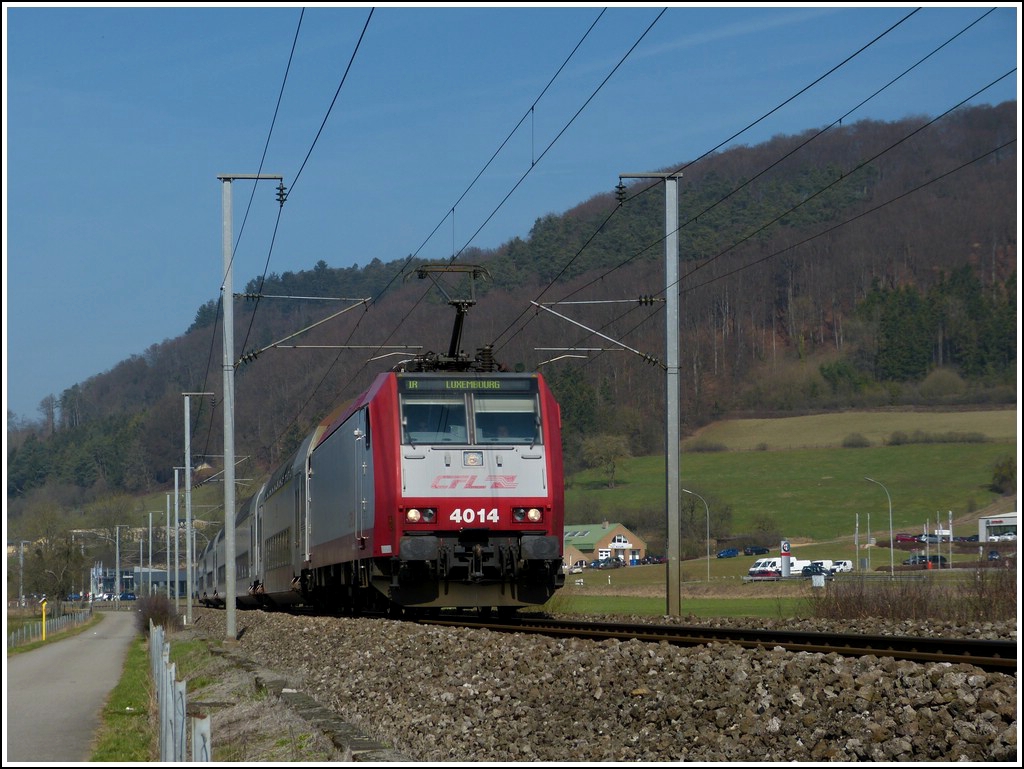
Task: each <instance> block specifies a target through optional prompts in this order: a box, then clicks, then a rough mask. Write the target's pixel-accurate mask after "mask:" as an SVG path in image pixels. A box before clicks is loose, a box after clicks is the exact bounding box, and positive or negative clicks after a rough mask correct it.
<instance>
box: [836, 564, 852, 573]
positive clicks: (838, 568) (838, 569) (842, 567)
mask: <svg viewBox="0 0 1024 769" xmlns="http://www.w3.org/2000/svg"><path fill="white" fill-rule="evenodd" d="M844 571H853V561H833V562H832V573H833V574H839V573H840V572H844Z"/></svg>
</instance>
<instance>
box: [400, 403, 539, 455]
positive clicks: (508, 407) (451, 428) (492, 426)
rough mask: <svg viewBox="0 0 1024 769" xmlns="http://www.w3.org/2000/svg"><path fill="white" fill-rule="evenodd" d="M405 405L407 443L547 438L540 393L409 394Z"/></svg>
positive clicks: (404, 436)
mask: <svg viewBox="0 0 1024 769" xmlns="http://www.w3.org/2000/svg"><path fill="white" fill-rule="evenodd" d="M401 409H402V442H403V443H406V444H411V445H417V444H422V443H426V444H434V443H460V444H470V445H476V444H484V445H487V444H505V445H535V444H538V443H542V442H543V441H542V438H541V430H540V411H539V408H538V405H537V396H536V395H535V394H534V393H531V392H524V393H501V394H490V393H480V392H472V393H460V394H458V395H450V396H443V395H439V394H438V393H422V394H420V393H415V394H411V393H405V394H403V395H402V399H401ZM467 415H468V418H467Z"/></svg>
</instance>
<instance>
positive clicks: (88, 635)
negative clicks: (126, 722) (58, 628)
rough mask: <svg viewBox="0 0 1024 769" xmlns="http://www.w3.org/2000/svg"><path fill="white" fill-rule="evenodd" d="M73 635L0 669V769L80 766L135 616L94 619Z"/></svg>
mask: <svg viewBox="0 0 1024 769" xmlns="http://www.w3.org/2000/svg"><path fill="white" fill-rule="evenodd" d="M98 613H99V614H101V616H102V617H103V619H102V620H101V621H100V622H99V623H98V624H97V625H94V626H93V627H92V628H90V629H88V630H86V631H84V632H82V633H79V634H77V635H74V636H71V637H68V638H63V639H61V640H59V641H54V642H53V643H47V644H44V645H43V646H40V647H39V648H38V649H33V650H32V651H28V652H22V653H20V654H11V655H8V656H7V659H6V662H5V664H4V684H5V686H6V696H5V698H4V700H5V701H4V762H3V763H4V766H5V767H6V766H10V765H11V763H13V762H25V763H31V764H33V765H37V764H39V763H42V762H48V761H49V762H60V763H61V764H67V763H69V762H75V763H77V762H84V761H88V760H89V756H90V755H91V753H92V748H93V739H94V737H95V735H96V731H97V729H98V728H99V725H100V714H101V712H102V710H103V705H104V703H105V702H106V700H107V695H109V693H110V691H111V690H112V689H113V688H114V686H116V685H117V682H118V680H119V679H120V678H121V671H122V668H123V667H124V660H125V657H126V656H127V652H128V647H129V646H130V645H131V642H132V639H134V638H135V637H136V636H137V635H138V634H139V630H138V628H137V626H136V617H137V616H138V613H137V612H136V611H131V610H129V611H116V612H115V611H104V612H98Z"/></svg>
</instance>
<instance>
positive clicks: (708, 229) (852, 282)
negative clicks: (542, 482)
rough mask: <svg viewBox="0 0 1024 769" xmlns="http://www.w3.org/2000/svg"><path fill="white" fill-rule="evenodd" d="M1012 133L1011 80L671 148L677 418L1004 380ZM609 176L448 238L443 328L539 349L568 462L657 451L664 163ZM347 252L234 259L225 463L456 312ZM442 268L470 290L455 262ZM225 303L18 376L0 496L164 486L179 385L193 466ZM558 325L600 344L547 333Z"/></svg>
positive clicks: (417, 285)
mask: <svg viewBox="0 0 1024 769" xmlns="http://www.w3.org/2000/svg"><path fill="white" fill-rule="evenodd" d="M1017 135H1018V127H1017V104H1016V102H1009V103H1005V104H1002V105H999V106H997V107H977V108H969V109H964V110H961V111H957V112H954V113H952V114H950V115H947V116H944V117H943V118H941V119H939V120H936V121H934V122H930V120H929V119H928V118H925V117H910V118H907V119H905V120H902V121H899V122H893V123H880V122H862V123H855V124H852V125H848V126H842V127H838V128H832V129H830V130H827V131H825V132H821V133H819V132H818V131H817V130H809V131H807V132H806V133H804V134H802V135H800V136H780V137H777V138H775V139H773V140H772V141H769V142H767V143H764V144H761V145H758V146H755V147H747V146H737V147H732V148H729V149H727V150H724V151H722V152H719V153H715V154H712V155H709V156H706V157H702V158H699V159H696V160H692V161H687V162H685V163H680V164H678V165H671V166H666V169H665V170H666V171H671V170H677V169H681V175H680V179H681V181H680V184H679V224H680V229H679V232H678V239H679V258H680V270H679V275H680V280H679V285H678V289H679V291H680V297H681V302H680V322H679V325H680V334H681V341H680V349H681V359H680V361H679V363H680V368H679V382H680V390H681V411H682V415H683V432H684V434H686V433H687V432H689V431H691V430H694V429H696V428H697V427H699V426H700V425H702V424H705V423H707V422H708V421H709V420H711V419H715V418H720V417H721V416H723V415H725V414H734V413H745V414H756V415H768V414H773V413H775V414H777V413H787V414H792V413H801V412H805V411H811V410H832V409H842V408H849V407H861V406H880V405H900V404H926V405H943V406H950V405H965V404H971V403H1015V402H1016V397H1017V393H1016V362H1017V361H1016V357H1017V304H1016V296H1017V288H1016V277H1017V275H1016V266H1017V226H1018V225H1017V222H1018V218H1017V217H1018V215H1019V212H1018V204H1019V197H1018V178H1019V169H1020V165H1019V161H1018V155H1017V145H1016V137H1017ZM667 160H671V159H667ZM622 193H623V194H622V196H621V197H622V200H621V201H620V200H619V199H618V197H617V196H616V194H615V192H614V191H607V192H602V193H600V194H597V195H595V197H593V198H592V199H590V200H588V201H585V202H583V203H581V204H580V205H579V206H577V207H576V208H574V209H572V210H570V211H568V212H566V213H564V214H561V215H555V214H552V215H549V216H545V217H543V218H541V219H538V220H537V221H536V222H535V223H534V225H533V227H532V229H531V230H530V233H529V235H528V237H526V238H522V239H521V238H516V239H514V240H512V241H510V242H508V243H506V244H505V245H503V246H502V247H501V248H498V249H495V250H493V251H478V250H474V251H468V252H465V253H462V254H459V255H458V260H457V262H456V264H460V265H480V266H481V267H483V268H485V270H486V276H481V279H480V280H479V281H478V282H477V283H476V289H475V290H476V297H475V298H476V304H475V305H474V306H472V307H471V308H470V309H469V313H468V315H467V319H466V324H465V330H464V335H463V338H462V345H461V346H462V349H464V350H466V351H467V352H468V353H470V354H472V352H473V351H474V350H475V349H476V348H478V347H482V346H484V345H493V348H494V352H495V355H496V357H497V358H498V360H500V361H502V362H504V363H505V364H506V365H508V366H509V367H510V368H514V367H522V368H524V369H535V368H536V367H538V366H541V365H543V368H542V370H543V371H544V372H545V374H546V376H547V377H548V378H549V379H550V381H551V382H552V385H553V387H554V388H555V390H556V393H557V394H558V396H559V399H560V401H561V403H562V406H563V414H564V420H565V439H566V443H567V449H568V451H567V456H569V457H571V458H573V460H574V461H576V458H578V457H582V456H585V454H586V452H583V451H582V450H581V449H582V447H583V444H584V442H585V440H586V439H587V437H588V436H593V435H594V434H596V433H601V434H605V435H614V436H619V437H621V438H623V439H624V440H625V443H624V445H625V446H627V447H628V451H629V452H631V453H633V454H635V455H640V454H651V453H658V452H662V451H663V450H664V447H663V441H664V401H665V382H666V376H665V374H666V372H665V368H664V367H665V364H666V353H665V306H664V301H663V300H664V298H665V246H664V239H665V217H664V200H665V195H664V187H663V185H662V184H660V183H659V184H654V185H652V184H650V183H646V182H645V183H637V184H633V185H629V186H628V187H626V188H625V189H623V190H622ZM344 253H345V248H344V244H338V248H337V254H335V255H330V254H328V255H324V258H323V259H321V260H319V261H317V263H316V264H314V265H312V266H311V267H310V269H309V270H308V271H301V272H298V273H284V274H280V275H277V274H269V275H267V276H265V277H264V276H254V277H253V278H252V279H250V280H249V281H248V283H247V285H246V286H245V289H244V292H245V293H246V294H247V295H250V298H248V299H239V300H237V302H236V305H235V311H234V317H235V321H236V323H235V325H236V328H235V331H234V337H235V343H236V347H237V350H238V355H239V364H238V366H237V369H236V409H235V441H236V454H237V456H239V457H243V456H244V457H248V458H249V460H248V461H249V466H248V467H246V468H243V469H241V470H240V473H241V474H245V475H248V476H252V477H259V476H260V475H261V474H263V473H265V472H266V471H267V469H268V468H270V467H271V466H272V465H273V463H274V462H276V461H277V460H278V459H280V458H281V457H282V456H283V455H284V454H285V453H286V452H288V451H289V450H291V449H292V448H293V447H294V446H295V444H296V441H297V440H298V439H299V437H300V436H301V435H303V434H304V433H305V432H306V431H307V430H308V429H309V428H310V426H311V425H312V424H313V423H314V422H315V421H316V420H317V419H318V418H320V417H322V416H323V415H325V414H326V413H327V412H328V411H330V410H331V409H332V408H333V407H335V406H336V405H337V404H339V403H340V402H342V401H344V400H345V399H347V398H349V397H351V396H352V395H354V394H355V393H357V392H359V390H360V389H361V388H363V387H365V386H366V385H367V384H368V383H369V381H370V380H371V379H372V377H373V376H374V375H375V374H376V373H378V372H379V371H381V370H385V369H387V368H389V367H390V366H391V365H393V364H394V363H395V362H396V361H397V360H399V358H398V357H394V353H397V352H402V354H403V355H404V356H408V355H410V354H413V353H415V352H422V351H426V350H433V351H438V352H446V351H447V349H448V346H449V338H450V334H451V329H452V323H453V321H454V318H455V311H454V310H453V308H452V307H450V306H449V305H448V304H447V302H446V300H445V297H444V296H443V295H442V292H441V291H439V290H438V288H437V287H436V286H435V285H434V284H433V281H432V280H431V279H429V278H418V277H417V268H418V267H421V266H423V264H422V263H421V262H419V261H417V260H414V259H407V258H396V259H395V260H394V261H392V262H389V263H383V262H380V261H374V262H373V263H371V264H368V265H365V266H362V267H357V266H349V267H345V266H341V262H343V260H344V259H343V257H342V256H341V255H342V254H344ZM450 277H464V274H461V275H460V274H455V275H454V276H450ZM446 290H447V291H448V294H449V296H450V297H454V298H466V297H468V294H467V293H465V292H466V291H468V289H467V288H466V287H465V285H464V284H462V285H459V284H454V283H452V284H449V285H448V287H447V289H446ZM269 297H275V298H273V299H271V298H269ZM277 297H324V299H323V300H311V299H308V298H303V299H294V300H291V299H281V298H277ZM337 298H344V299H361V298H365V299H366V300H367V302H366V303H365V304H358V303H356V302H351V301H348V302H341V303H339V302H338V301H336V299H337ZM332 300H333V301H332ZM556 301H561V302H574V303H577V304H561V305H558V306H553V305H551V309H553V310H555V311H556V312H558V313H559V314H561V315H562V316H566V317H569V318H572V319H573V320H575V321H576V322H577V323H578V324H580V325H574V324H573V323H570V322H568V321H567V320H565V319H563V318H560V317H558V316H556V315H554V314H552V313H549V312H546V311H543V310H541V309H539V308H538V307H537V306H536V305H535V304H533V302H536V303H544V304H545V305H547V303H551V302H556ZM599 301H603V302H605V303H597V302H599ZM345 307H348V308H350V309H348V311H347V312H343V313H340V314H339V310H341V309H343V308H345ZM329 316H334V317H333V318H331V319H330V320H326V321H325V319H326V318H328V317H329ZM222 317H223V314H222V312H221V310H220V308H219V307H218V306H217V303H216V302H214V301H211V302H210V303H208V304H206V305H204V306H203V307H200V308H198V309H197V312H196V316H195V321H194V323H193V325H192V326H191V327H190V328H189V329H188V330H187V331H185V332H184V333H183V334H182V336H180V337H178V338H176V339H171V340H166V341H164V342H160V343H155V344H153V346H152V347H150V348H149V349H148V350H147V351H146V352H145V353H144V354H143V355H139V356H133V357H131V358H129V359H127V360H125V361H123V362H122V363H120V364H119V365H117V366H115V367H114V368H113V369H112V370H110V371H107V372H104V373H100V374H97V375H96V376H94V377H91V378H90V379H88V380H86V381H84V382H81V383H79V384H77V385H75V386H74V387H71V388H69V389H68V390H66V391H64V392H63V393H61V394H60V395H59V396H53V395H51V396H46V397H44V398H41V404H40V419H39V420H38V421H37V422H33V423H30V424H12V423H11V418H10V415H9V417H8V458H7V469H8V485H7V494H8V503H9V511H10V512H12V513H13V514H15V515H17V514H18V513H19V512H21V511H23V510H25V509H26V508H27V506H30V505H31V503H32V499H33V497H34V496H35V497H37V498H38V497H40V496H43V497H46V496H49V497H50V498H59V499H60V500H61V501H62V504H67V505H70V506H75V505H84V504H87V503H89V502H90V501H93V500H96V499H99V498H102V497H103V496H104V495H109V494H113V493H126V494H142V493H149V492H153V491H156V490H160V489H167V488H173V480H174V473H173V468H174V467H175V466H180V465H181V464H182V451H183V440H184V438H183V435H182V432H183V428H182V416H183V399H182V393H184V392H215V393H218V396H217V397H216V398H215V399H211V400H206V399H200V398H194V399H193V400H192V406H191V414H192V417H193V422H194V430H193V434H192V439H191V446H192V449H193V451H194V453H195V455H196V460H195V463H196V464H197V465H198V463H199V462H200V461H202V460H203V459H204V458H208V459H209V461H210V462H211V464H214V465H216V461H217V460H216V456H217V455H221V454H222V450H223V440H222V420H223V417H222V414H221V412H220V410H219V409H218V408H217V404H218V403H220V402H221V400H222V399H221V397H220V395H219V394H220V392H221V389H222V382H221V366H220V361H221V359H220V355H221V353H220V350H221V349H222V342H221V336H220V320H221V318H222ZM587 329H591V330H593V331H596V332H599V334H595V333H592V331H588V330H587ZM300 332H301V333H300ZM343 345H344V346H348V347H347V348H346V349H341V347H340V346H343ZM398 345H418V346H419V347H416V348H406V349H405V350H404V351H400V350H399V349H397V348H396V347H393V346H398ZM573 347H577V348H579V347H586V348H601V350H602V351H590V352H587V353H584V352H579V351H575V352H573V351H567V350H565V349H564V348H573ZM616 347H621V349H619V350H618V351H614V352H613V351H609V350H610V348H616ZM566 355H568V356H570V357H563V356H566ZM582 355H586V358H583V357H571V356H582ZM383 356H387V357H383ZM559 358H560V359H559ZM554 359H559V360H554ZM547 361H552V362H547ZM44 490H46V491H44Z"/></svg>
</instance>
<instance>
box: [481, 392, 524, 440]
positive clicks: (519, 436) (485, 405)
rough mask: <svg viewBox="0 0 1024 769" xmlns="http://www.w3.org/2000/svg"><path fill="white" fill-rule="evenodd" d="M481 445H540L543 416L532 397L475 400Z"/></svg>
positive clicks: (497, 397) (486, 397)
mask: <svg viewBox="0 0 1024 769" xmlns="http://www.w3.org/2000/svg"><path fill="white" fill-rule="evenodd" d="M473 406H474V408H473V416H474V419H473V422H474V425H475V428H476V442H477V443H513V444H515V443H526V444H535V443H540V442H541V439H540V416H538V414H537V401H536V398H535V397H533V396H532V395H526V394H524V395H521V396H513V397H508V396H490V395H484V394H481V393H477V394H476V395H474V396H473Z"/></svg>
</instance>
